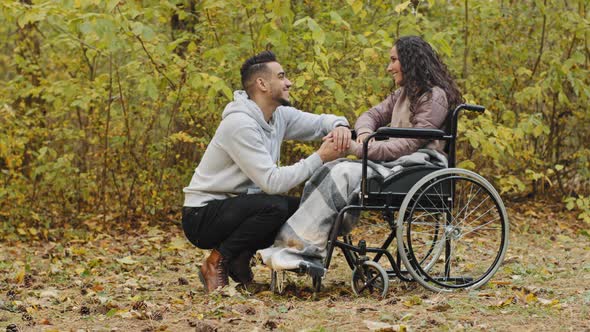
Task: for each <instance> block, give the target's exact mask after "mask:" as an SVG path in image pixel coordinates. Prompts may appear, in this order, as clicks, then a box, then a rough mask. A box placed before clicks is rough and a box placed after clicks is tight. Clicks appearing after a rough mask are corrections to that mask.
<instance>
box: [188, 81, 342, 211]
mask: <svg viewBox="0 0 590 332" xmlns="http://www.w3.org/2000/svg"><path fill="white" fill-rule="evenodd" d="M338 125H348V121H346V119H345V118H343V117H339V116H335V115H330V114H322V115H317V114H312V113H306V112H302V111H300V110H298V109H296V108H293V107H285V106H279V107H278V108H277V109H276V111H275V112H274V113H273V115H272V118H271V119H270V122H268V123H267V122H266V121H265V120H264V116H263V114H262V110H260V108H259V107H258V105H256V103H255V102H254V101H252V100H251V99H249V98H248V95H247V94H246V92H245V91H241V90H240V91H235V92H234V101H233V102H230V103H229V104H227V106H226V107H225V110H224V111H223V114H222V120H221V123H220V124H219V127H218V128H217V131H216V132H215V135H214V136H213V139H211V143H209V146H207V150H206V151H205V154H204V155H203V158H202V159H201V162H200V163H199V165H198V167H197V168H196V170H195V173H194V174H193V178H192V179H191V182H190V184H189V185H188V187H185V188H184V189H183V191H184V206H191V207H197V206H204V205H206V203H207V202H208V201H210V200H214V199H226V198H228V197H231V196H235V195H239V194H252V193H259V192H265V193H267V194H279V193H284V192H286V191H288V190H290V189H291V188H293V187H295V186H297V185H298V184H300V183H301V182H303V181H305V180H306V179H307V178H309V177H310V176H311V174H312V173H313V172H314V171H315V170H316V169H317V168H318V167H320V166H321V165H322V160H321V159H320V156H319V155H318V154H317V153H313V154H312V155H311V156H309V157H307V158H306V159H302V160H300V161H299V162H297V163H295V164H293V165H291V166H283V167H279V166H278V165H277V163H278V161H279V159H280V152H281V143H282V141H283V140H291V139H293V140H313V139H320V138H322V137H323V136H325V135H327V134H328V133H329V132H330V131H331V130H332V129H334V128H335V127H336V126H338Z"/></svg>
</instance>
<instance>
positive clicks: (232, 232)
mask: <svg viewBox="0 0 590 332" xmlns="http://www.w3.org/2000/svg"><path fill="white" fill-rule="evenodd" d="M298 207H299V198H297V197H289V196H281V195H267V194H254V195H240V196H237V197H231V198H228V199H224V200H214V201H210V202H208V203H207V205H205V206H203V207H184V208H183V209H182V228H183V229H184V234H185V235H186V237H187V238H188V240H189V241H190V242H191V243H192V244H194V245H195V246H197V247H198V248H201V249H217V250H218V251H219V252H220V253H221V255H222V256H223V257H224V258H225V259H227V260H231V259H232V258H234V257H236V256H237V255H238V254H240V253H241V252H242V251H245V250H248V251H252V252H254V251H256V250H258V249H262V248H266V247H269V246H270V245H272V244H273V242H274V238H275V236H276V234H277V233H278V231H279V229H280V228H281V226H282V225H283V224H284V223H285V221H287V219H289V217H291V215H293V213H295V210H297V208H298Z"/></svg>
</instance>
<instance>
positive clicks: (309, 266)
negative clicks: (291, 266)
mask: <svg viewBox="0 0 590 332" xmlns="http://www.w3.org/2000/svg"><path fill="white" fill-rule="evenodd" d="M326 271H327V270H326V269H325V268H324V267H323V266H321V265H318V264H314V263H312V262H307V261H303V262H301V263H299V272H300V273H306V274H308V275H310V276H311V277H312V278H323V277H324V276H325V275H326Z"/></svg>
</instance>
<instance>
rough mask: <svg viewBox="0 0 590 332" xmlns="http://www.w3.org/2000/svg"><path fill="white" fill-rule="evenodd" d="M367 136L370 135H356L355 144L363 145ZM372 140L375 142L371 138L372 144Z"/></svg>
mask: <svg viewBox="0 0 590 332" xmlns="http://www.w3.org/2000/svg"><path fill="white" fill-rule="evenodd" d="M369 135H371V133H362V134H360V135H358V136H357V137H356V142H357V143H361V144H363V143H364V142H365V139H366V138H367V137H368V136H369ZM374 140H375V139H374V138H372V139H371V142H372V141H374Z"/></svg>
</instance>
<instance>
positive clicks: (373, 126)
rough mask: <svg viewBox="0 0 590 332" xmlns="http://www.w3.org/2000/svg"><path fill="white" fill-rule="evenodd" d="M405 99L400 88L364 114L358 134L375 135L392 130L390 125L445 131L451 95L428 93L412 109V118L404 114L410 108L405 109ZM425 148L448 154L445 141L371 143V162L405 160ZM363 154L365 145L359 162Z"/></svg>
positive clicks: (438, 91)
mask: <svg viewBox="0 0 590 332" xmlns="http://www.w3.org/2000/svg"><path fill="white" fill-rule="evenodd" d="M405 99H406V98H405V94H404V93H403V88H400V89H398V90H396V91H395V92H393V93H392V94H390V95H389V96H388V97H387V98H386V99H385V100H384V101H382V102H381V103H380V104H378V105H376V106H374V107H373V108H371V109H370V110H368V111H367V112H365V113H363V114H362V115H361V116H360V117H359V118H358V119H357V121H356V124H355V126H354V127H355V129H356V132H357V134H358V135H360V134H364V133H372V132H374V131H375V130H377V129H378V128H380V127H386V126H389V125H390V123H391V124H394V125H397V126H401V127H406V128H408V127H409V128H430V129H444V125H445V120H446V118H447V114H448V108H449V105H448V102H447V95H446V93H445V92H444V91H443V90H442V89H441V88H439V87H434V88H433V89H432V91H431V92H427V93H424V94H423V95H422V96H421V97H420V98H419V99H418V101H417V102H416V105H414V107H413V108H412V107H410V109H411V110H410V111H409V116H408V114H403V113H404V110H406V112H407V110H408V107H407V106H406V107H404V105H402V103H404V102H405ZM396 104H397V106H396ZM394 109H396V112H394ZM408 117H409V119H408ZM422 147H427V148H431V149H435V150H437V151H439V152H441V153H444V151H443V149H444V142H443V141H429V140H427V139H409V138H391V139H389V140H386V141H376V142H372V143H370V144H369V153H368V157H369V159H370V160H395V159H397V158H399V157H401V156H404V155H408V154H412V153H414V152H415V151H417V150H418V149H420V148H422ZM362 152H363V151H362V145H361V144H359V145H358V146H357V148H356V149H355V150H354V151H353V153H354V154H355V155H356V156H357V157H359V158H361V157H362Z"/></svg>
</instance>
